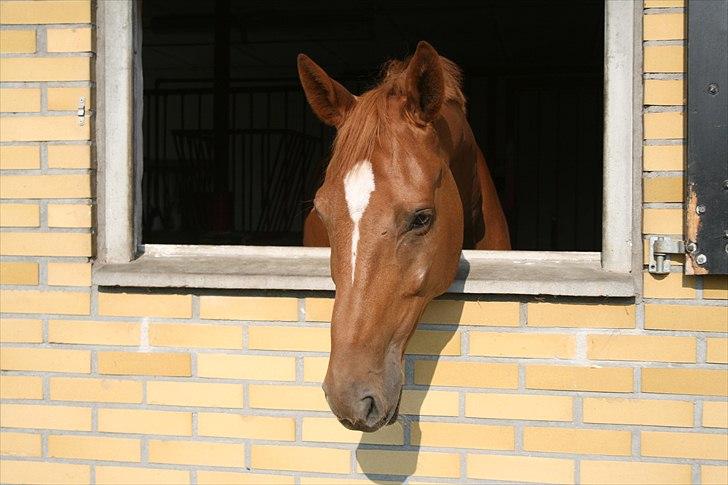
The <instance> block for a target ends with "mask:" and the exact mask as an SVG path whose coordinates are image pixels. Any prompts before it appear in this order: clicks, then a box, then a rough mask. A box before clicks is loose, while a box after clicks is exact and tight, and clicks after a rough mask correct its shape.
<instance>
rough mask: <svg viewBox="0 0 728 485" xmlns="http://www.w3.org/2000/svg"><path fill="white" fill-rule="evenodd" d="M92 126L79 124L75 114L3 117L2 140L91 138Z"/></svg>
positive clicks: (0, 139) (1, 122)
mask: <svg viewBox="0 0 728 485" xmlns="http://www.w3.org/2000/svg"><path fill="white" fill-rule="evenodd" d="M4 60H8V59H4ZM90 126H91V123H84V124H83V125H79V124H78V118H77V117H76V116H75V115H74V116H12V117H3V118H0V141H46V140H47V141H61V140H89V139H90V137H91V128H90Z"/></svg>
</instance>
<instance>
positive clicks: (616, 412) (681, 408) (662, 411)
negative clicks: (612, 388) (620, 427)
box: [583, 398, 694, 427]
mask: <svg viewBox="0 0 728 485" xmlns="http://www.w3.org/2000/svg"><path fill="white" fill-rule="evenodd" d="M583 406H584V412H583V415H584V417H583V419H584V422H585V423H605V424H638V425H646V426H684V427H692V426H693V408H694V404H693V403H692V402H690V401H668V400H664V399H659V400H658V399H623V398H584V404H583Z"/></svg>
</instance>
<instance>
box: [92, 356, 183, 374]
mask: <svg viewBox="0 0 728 485" xmlns="http://www.w3.org/2000/svg"><path fill="white" fill-rule="evenodd" d="M97 358H98V372H99V374H115V375H139V376H177V377H189V376H191V375H192V357H191V356H190V354H181V353H180V354H177V353H175V354H166V353H160V352H154V353H151V352H99V353H98V357H97Z"/></svg>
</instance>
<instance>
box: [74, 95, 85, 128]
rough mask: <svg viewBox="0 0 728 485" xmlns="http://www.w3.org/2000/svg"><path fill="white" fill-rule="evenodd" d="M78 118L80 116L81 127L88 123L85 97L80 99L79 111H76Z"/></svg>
mask: <svg viewBox="0 0 728 485" xmlns="http://www.w3.org/2000/svg"><path fill="white" fill-rule="evenodd" d="M76 116H78V124H79V126H83V124H84V123H85V122H86V98H85V97H84V96H81V97H80V98H78V111H76Z"/></svg>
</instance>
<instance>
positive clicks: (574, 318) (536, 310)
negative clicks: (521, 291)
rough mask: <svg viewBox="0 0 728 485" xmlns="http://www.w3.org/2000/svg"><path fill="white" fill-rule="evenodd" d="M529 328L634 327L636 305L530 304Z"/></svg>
mask: <svg viewBox="0 0 728 485" xmlns="http://www.w3.org/2000/svg"><path fill="white" fill-rule="evenodd" d="M528 326H529V327H574V328H634V327H635V307H634V305H619V304H613V305H588V304H578V303H529V304H528Z"/></svg>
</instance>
